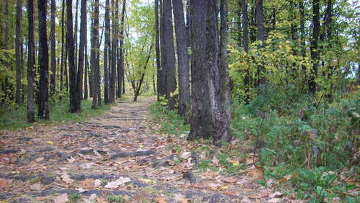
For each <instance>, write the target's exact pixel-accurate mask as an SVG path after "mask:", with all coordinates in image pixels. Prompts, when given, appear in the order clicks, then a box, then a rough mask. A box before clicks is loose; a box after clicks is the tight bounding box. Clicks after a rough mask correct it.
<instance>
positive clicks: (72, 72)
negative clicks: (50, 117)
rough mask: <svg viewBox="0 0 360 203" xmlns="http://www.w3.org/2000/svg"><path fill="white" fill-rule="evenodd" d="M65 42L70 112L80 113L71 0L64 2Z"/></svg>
mask: <svg viewBox="0 0 360 203" xmlns="http://www.w3.org/2000/svg"><path fill="white" fill-rule="evenodd" d="M66 3H67V4H66V23H67V24H66V25H67V26H66V27H67V32H66V39H67V40H66V41H67V48H68V62H69V79H70V112H71V113H76V112H80V97H79V92H78V88H77V71H76V67H75V53H74V52H75V44H74V33H73V14H72V0H67V1H66Z"/></svg>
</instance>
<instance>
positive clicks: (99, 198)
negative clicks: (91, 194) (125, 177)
mask: <svg viewBox="0 0 360 203" xmlns="http://www.w3.org/2000/svg"><path fill="white" fill-rule="evenodd" d="M96 203H109V202H108V201H106V200H105V199H104V198H102V197H98V198H97V199H96Z"/></svg>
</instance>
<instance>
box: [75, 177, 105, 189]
mask: <svg viewBox="0 0 360 203" xmlns="http://www.w3.org/2000/svg"><path fill="white" fill-rule="evenodd" d="M80 184H81V186H82V187H83V188H85V189H94V187H95V180H93V179H86V180H83V181H81V182H80ZM100 184H101V183H100Z"/></svg>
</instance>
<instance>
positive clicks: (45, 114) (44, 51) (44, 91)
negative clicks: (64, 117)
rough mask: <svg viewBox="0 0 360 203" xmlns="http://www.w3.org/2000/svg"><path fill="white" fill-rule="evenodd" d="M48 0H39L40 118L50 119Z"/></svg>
mask: <svg viewBox="0 0 360 203" xmlns="http://www.w3.org/2000/svg"><path fill="white" fill-rule="evenodd" d="M46 7H47V0H38V9H39V69H40V81H39V85H40V86H39V109H38V116H39V118H40V119H45V120H48V119H49V118H50V117H49V53H48V43H47V27H46V24H47V23H46V10H47V9H46Z"/></svg>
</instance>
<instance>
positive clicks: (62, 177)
mask: <svg viewBox="0 0 360 203" xmlns="http://www.w3.org/2000/svg"><path fill="white" fill-rule="evenodd" d="M61 179H62V180H63V181H64V182H65V183H67V184H71V183H73V182H74V180H73V179H71V178H70V176H69V175H68V174H67V173H64V174H63V175H61Z"/></svg>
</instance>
